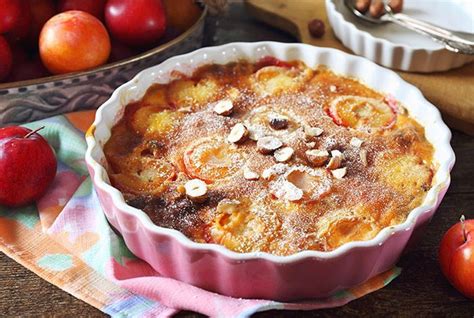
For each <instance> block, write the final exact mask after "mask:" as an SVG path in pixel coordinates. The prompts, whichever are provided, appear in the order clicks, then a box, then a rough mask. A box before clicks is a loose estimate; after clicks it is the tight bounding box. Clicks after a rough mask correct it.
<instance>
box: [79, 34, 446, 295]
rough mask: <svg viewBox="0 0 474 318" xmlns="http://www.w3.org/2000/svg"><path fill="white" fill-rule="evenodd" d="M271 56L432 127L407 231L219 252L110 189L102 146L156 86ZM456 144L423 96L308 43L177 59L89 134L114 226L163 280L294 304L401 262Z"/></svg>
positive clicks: (154, 72) (90, 154) (139, 83)
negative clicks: (350, 80)
mask: <svg viewBox="0 0 474 318" xmlns="http://www.w3.org/2000/svg"><path fill="white" fill-rule="evenodd" d="M268 55H270V56H274V57H276V58H278V59H281V60H295V59H298V60H301V61H303V62H305V63H306V64H307V65H308V66H310V67H315V66H316V65H318V64H323V65H327V66H328V67H329V68H331V69H332V70H334V71H335V72H336V73H339V74H344V75H349V76H354V77H356V78H359V79H360V80H361V81H363V82H364V83H366V84H367V85H368V86H369V87H372V88H375V89H376V90H378V91H381V92H385V93H390V94H392V95H394V96H395V97H396V98H397V99H398V100H400V101H401V102H402V103H403V104H404V105H405V106H406V108H407V109H408V110H409V112H410V114H411V115H412V116H413V117H414V118H415V119H416V120H418V122H419V123H421V124H422V125H423V126H424V127H425V130H426V137H427V139H428V140H429V141H430V142H431V143H432V144H433V145H434V147H435V153H434V158H435V162H436V163H437V164H438V169H437V171H436V173H435V176H434V178H433V187H432V188H431V189H430V190H429V192H428V194H427V196H426V199H425V200H424V202H423V204H422V205H421V206H419V207H418V208H416V209H414V210H413V211H411V212H410V214H409V216H408V218H407V219H406V221H405V222H404V223H403V224H399V225H397V226H393V227H389V228H385V229H383V230H382V231H381V232H380V233H379V234H378V235H377V236H376V237H375V238H373V239H372V240H369V241H354V242H350V243H347V244H345V245H343V246H341V247H339V248H337V249H335V250H333V251H330V252H317V251H303V252H300V253H297V254H294V255H291V256H274V255H271V254H268V253H245V254H239V253H235V252H232V251H230V250H227V249H226V248H225V247H223V246H220V245H215V244H202V243H195V242H192V241H191V240H189V239H188V238H186V237H185V236H184V235H183V234H181V233H180V232H178V231H176V230H172V229H168V228H163V227H159V226H157V225H155V224H153V223H152V222H151V220H150V219H149V217H148V216H147V215H146V214H145V213H144V212H143V211H141V210H139V209H136V208H134V207H131V206H129V205H127V204H126V203H125V201H124V198H123V196H122V194H121V193H120V192H119V191H118V190H117V189H115V188H114V187H112V186H111V185H110V181H109V178H108V176H107V172H106V169H105V167H106V165H107V162H106V160H105V157H104V153H103V151H102V146H103V145H104V144H105V142H106V141H107V140H108V138H109V137H110V130H111V128H112V127H113V126H114V124H115V123H116V122H117V121H118V120H119V119H120V118H121V116H122V114H123V111H124V108H125V106H126V105H127V104H128V103H129V102H132V101H136V100H138V99H140V98H141V97H142V96H143V95H144V93H145V91H146V89H147V88H148V87H149V86H150V85H151V84H152V83H167V82H168V81H169V80H170V79H171V78H172V74H171V73H172V71H173V70H179V71H181V72H183V73H185V74H191V73H192V71H193V70H194V69H195V68H197V67H198V66H200V65H202V64H208V63H219V64H223V63H227V62H230V61H236V60H239V59H247V60H250V61H256V60H258V59H260V58H261V57H264V56H268ZM450 138H451V133H450V131H449V129H448V128H447V127H446V125H445V124H444V123H443V121H442V119H441V116H440V114H439V112H438V110H437V109H436V108H435V107H434V106H433V105H431V104H430V103H429V102H428V101H426V100H425V98H424V97H423V95H422V94H421V93H420V91H419V90H418V89H417V88H416V87H414V86H412V85H410V84H408V83H406V82H404V81H403V80H402V79H401V78H400V77H399V76H398V75H397V74H395V73H394V72H392V71H389V70H387V69H385V68H383V67H380V66H378V65H376V64H375V63H372V62H370V61H369V60H367V59H365V58H361V57H357V56H354V55H349V54H346V53H343V52H341V51H338V50H334V49H329V48H319V47H314V46H310V45H305V44H282V43H275V42H259V43H230V44H226V45H223V46H217V47H210V48H204V49H200V50H197V51H194V52H192V53H189V54H185V55H180V56H176V57H173V58H170V59H169V60H167V61H165V62H163V63H161V64H159V65H157V66H154V67H151V68H149V69H146V70H144V71H142V72H141V73H139V74H138V75H137V76H135V77H134V78H133V79H132V80H131V81H129V82H128V83H126V84H124V85H122V86H120V87H119V88H118V89H117V90H116V91H115V92H114V93H113V95H112V97H111V98H110V99H109V100H108V101H107V102H105V103H104V104H103V105H102V106H101V107H100V108H99V110H98V111H97V114H96V119H95V122H94V124H93V126H92V127H91V129H90V130H89V132H88V134H87V144H88V149H87V153H86V161H87V165H88V167H89V171H90V174H91V176H92V180H93V183H94V185H95V189H96V191H97V194H98V197H99V200H100V203H101V205H102V208H103V210H104V213H105V215H106V216H107V219H108V220H109V221H110V223H111V224H112V225H113V226H114V227H115V228H116V229H117V230H118V231H119V232H120V233H121V234H122V235H123V237H124V239H125V242H126V244H127V246H128V247H129V248H130V250H131V251H132V252H133V253H134V254H135V255H137V256H138V257H140V258H142V259H144V260H145V261H147V262H148V263H149V264H150V265H151V266H153V268H155V269H156V270H157V271H158V272H159V273H161V274H162V275H165V276H168V277H172V278H175V279H178V280H180V281H183V282H186V283H189V284H192V285H195V286H199V287H202V288H205V289H208V290H211V291H215V292H218V293H221V294H224V295H230V296H234V297H244V298H265V299H274V300H294V299H304V298H314V297H324V296H328V295H330V294H331V293H334V292H335V291H337V290H340V289H344V288H348V287H351V286H355V285H358V284H360V283H363V282H364V281H366V280H367V279H369V278H371V277H373V276H375V275H377V274H379V273H381V272H383V271H385V270H387V269H389V268H391V267H392V266H393V265H394V264H395V263H396V262H397V260H398V259H399V258H400V255H401V254H402V252H403V251H404V249H405V247H406V246H407V244H409V242H410V240H412V239H413V238H414V237H416V236H417V234H418V233H419V232H420V230H421V229H422V228H423V227H424V225H426V224H427V223H428V222H429V220H430V219H431V217H432V216H433V214H434V213H435V211H436V208H437V207H438V205H439V204H440V202H441V199H442V198H443V196H444V194H445V193H446V190H447V189H448V186H449V183H450V170H451V168H452V166H453V164H454V160H455V158H454V153H453V150H452V149H451V146H450V144H449V142H450Z"/></svg>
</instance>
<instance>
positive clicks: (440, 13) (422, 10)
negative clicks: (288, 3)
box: [332, 0, 474, 50]
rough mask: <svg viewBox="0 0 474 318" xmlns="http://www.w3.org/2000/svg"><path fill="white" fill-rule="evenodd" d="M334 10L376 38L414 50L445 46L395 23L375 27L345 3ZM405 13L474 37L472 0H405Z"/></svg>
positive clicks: (337, 2) (339, 1)
mask: <svg viewBox="0 0 474 318" xmlns="http://www.w3.org/2000/svg"><path fill="white" fill-rule="evenodd" d="M332 1H333V2H334V5H335V9H336V10H337V11H339V12H340V13H341V14H342V16H343V17H344V19H345V20H346V21H347V22H350V23H352V24H354V25H355V26H356V27H357V28H358V29H359V30H361V31H364V32H367V33H370V34H371V35H373V36H374V37H376V38H380V39H385V40H388V41H390V42H392V43H396V44H403V45H407V46H410V47H412V48H415V49H428V50H439V49H442V48H443V46H442V45H441V44H439V43H437V42H434V41H433V40H431V39H430V38H429V37H427V36H424V35H421V34H418V33H416V32H413V31H411V30H408V29H406V28H403V27H401V26H398V25H396V24H394V23H386V24H383V25H373V24H368V23H364V22H362V21H361V20H360V19H358V18H356V17H355V16H354V15H353V14H352V13H351V12H349V10H348V9H347V8H346V7H345V5H344V0H332ZM403 13H404V14H407V15H409V16H411V17H413V18H416V19H420V20H423V21H427V22H430V23H433V24H436V25H439V26H441V27H444V28H447V29H450V30H453V31H461V32H467V33H472V34H473V37H474V2H472V0H429V1H428V0H424V1H423V0H405V1H404V5H403Z"/></svg>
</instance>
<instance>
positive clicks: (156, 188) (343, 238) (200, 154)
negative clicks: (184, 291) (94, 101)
mask: <svg viewBox="0 0 474 318" xmlns="http://www.w3.org/2000/svg"><path fill="white" fill-rule="evenodd" d="M220 100H230V101H232V103H233V112H232V114H230V115H227V116H224V115H219V114H217V113H216V112H215V111H214V107H215V104H216V102H218V101H220ZM275 116H280V117H281V116H284V118H286V119H287V120H288V125H287V126H286V128H284V129H274V128H272V127H271V126H270V124H269V121H270V118H273V117H275ZM237 123H243V124H244V125H245V126H246V127H247V128H248V130H249V132H250V139H248V140H246V141H245V142H243V143H238V144H233V143H230V142H228V141H227V136H228V135H229V133H230V130H231V129H232V127H233V126H234V125H235V124H237ZM305 127H313V128H314V127H318V128H321V129H322V130H323V132H322V134H321V135H320V136H312V137H311V136H308V135H307V133H305V129H304V128H305ZM263 136H274V137H276V138H278V139H279V140H281V141H282V142H283V145H284V146H287V147H291V148H292V149H293V150H294V154H293V156H292V157H291V158H290V159H289V160H288V161H287V162H284V163H278V162H276V160H275V158H274V156H273V155H272V154H262V153H260V152H259V151H258V150H257V147H256V141H255V139H258V138H261V137H263ZM353 137H357V138H358V139H360V140H361V141H363V142H362V145H361V146H357V145H355V144H354V143H351V139H352V138H353ZM309 149H318V150H327V151H328V152H329V153H331V151H333V150H338V151H340V152H341V153H342V154H343V157H344V159H343V161H342V164H341V166H340V167H342V168H343V167H345V169H346V171H347V172H346V174H345V175H344V176H343V177H342V178H340V179H338V178H336V177H334V176H333V171H331V170H330V169H328V168H326V164H327V162H328V161H329V160H327V161H326V162H325V163H324V165H322V166H321V167H318V166H316V165H314V164H313V163H310V162H309V161H308V159H307V157H306V154H305V152H306V151H307V150H309ZM105 154H106V157H107V160H108V163H109V167H108V172H109V176H110V179H111V182H112V184H113V185H114V186H115V187H117V188H118V189H119V190H121V191H122V192H123V193H124V196H125V198H126V201H127V202H128V203H129V204H130V205H132V206H135V207H137V208H140V209H143V210H144V211H145V212H146V213H147V214H148V215H149V216H150V217H151V219H152V220H153V221H154V222H155V223H156V224H157V225H160V226H163V227H169V228H173V229H176V230H178V231H181V232H182V233H184V234H185V235H186V236H188V237H189V238H190V239H192V240H194V241H197V242H209V243H218V244H222V245H225V246H226V247H227V248H229V249H231V250H234V251H237V252H251V251H265V252H269V253H272V254H275V255H290V254H293V253H296V252H298V251H302V250H321V251H329V250H332V249H335V248H336V247H338V246H340V245H342V244H344V243H347V242H350V241H354V240H367V239H371V238H373V237H374V236H375V235H376V234H377V233H378V232H379V231H380V230H381V229H383V228H385V227H387V226H390V225H395V224H399V223H401V222H403V221H404V220H405V218H406V217H407V215H408V213H409V212H410V211H411V210H412V209H413V208H415V207H416V206H418V205H420V204H421V202H422V201H423V199H424V197H425V194H426V192H427V191H428V190H429V189H430V187H431V182H432V180H431V179H432V175H433V169H434V167H433V165H432V154H433V148H432V146H431V145H430V144H429V143H428V142H427V141H426V139H425V137H424V130H423V128H422V127H421V126H420V125H419V124H418V123H417V122H415V121H414V120H413V119H411V118H410V117H409V116H408V114H407V112H406V110H405V109H404V108H403V107H402V106H401V105H399V104H398V103H397V102H396V101H394V100H393V99H391V98H387V97H386V96H383V95H381V94H380V93H378V92H375V91H373V90H371V89H370V88H368V87H366V86H365V85H363V84H361V83H360V82H358V81H356V80H354V79H350V78H346V77H342V76H338V75H335V74H334V73H332V72H331V71H330V70H328V69H326V68H324V67H319V68H317V69H314V70H313V69H310V68H308V67H306V66H305V65H304V64H303V63H301V62H297V61H295V62H291V63H287V62H281V61H278V60H275V59H272V58H265V59H263V60H262V61H260V62H259V63H255V64H251V63H247V62H245V61H241V62H239V63H231V64H227V65H207V66H203V67H201V68H199V69H198V70H197V71H196V72H195V73H194V74H193V76H191V77H186V76H184V75H180V76H179V78H178V79H176V80H174V81H172V82H171V83H169V84H168V85H154V86H152V87H150V89H149V90H148V91H147V93H146V95H145V96H144V97H143V99H142V100H141V101H139V102H136V103H133V104H130V105H128V106H127V108H126V111H125V115H124V117H123V118H122V120H121V121H120V122H119V123H117V125H116V126H115V127H114V128H113V129H112V136H111V138H110V140H109V141H108V142H107V144H106V145H105ZM245 169H247V170H251V171H253V172H256V173H257V174H258V175H259V176H260V177H259V179H258V180H248V179H246V178H244V174H243V171H244V170H245ZM264 171H266V172H265V173H264ZM265 174H267V175H266V177H267V178H264V177H263V176H262V175H265ZM193 178H199V179H201V180H203V181H205V182H206V183H207V186H208V197H207V199H206V200H205V201H204V202H202V203H195V202H193V201H191V200H189V199H188V198H187V197H186V194H185V191H184V184H185V183H186V182H187V181H188V180H190V179H193ZM301 192H302V195H300V196H296V197H297V199H295V193H297V194H298V193H299V194H301Z"/></svg>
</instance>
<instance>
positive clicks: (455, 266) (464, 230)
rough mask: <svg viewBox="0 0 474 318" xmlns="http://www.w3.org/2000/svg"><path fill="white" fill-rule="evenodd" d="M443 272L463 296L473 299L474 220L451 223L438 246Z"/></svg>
mask: <svg viewBox="0 0 474 318" xmlns="http://www.w3.org/2000/svg"><path fill="white" fill-rule="evenodd" d="M439 262H440V265H441V270H442V271H443V274H444V275H445V276H446V277H447V278H448V280H449V282H450V283H451V284H452V285H453V286H454V287H455V288H456V289H457V290H459V291H460V292H461V293H462V294H463V295H464V296H466V297H468V298H470V299H474V220H465V219H464V216H462V217H461V222H459V223H457V224H455V225H453V226H452V227H451V228H450V229H449V230H448V231H447V232H446V234H444V237H443V239H442V240H441V244H440V247H439Z"/></svg>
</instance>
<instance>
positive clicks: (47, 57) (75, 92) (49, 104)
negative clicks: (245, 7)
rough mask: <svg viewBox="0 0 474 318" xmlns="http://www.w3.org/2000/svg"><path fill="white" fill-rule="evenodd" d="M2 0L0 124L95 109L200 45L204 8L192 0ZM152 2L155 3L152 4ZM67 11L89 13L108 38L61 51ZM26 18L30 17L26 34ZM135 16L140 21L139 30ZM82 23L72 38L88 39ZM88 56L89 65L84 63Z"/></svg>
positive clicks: (87, 32) (0, 25) (92, 34)
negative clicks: (116, 92) (123, 87)
mask: <svg viewBox="0 0 474 318" xmlns="http://www.w3.org/2000/svg"><path fill="white" fill-rule="evenodd" d="M1 2H2V3H3V2H5V3H6V4H5V7H3V6H4V5H3V4H2V5H1V6H2V10H1V11H2V12H0V127H1V126H5V125H8V124H19V123H24V122H29V121H33V120H38V119H41V118H46V117H49V116H53V115H56V114H62V113H67V112H71V111H77V110H82V109H94V108H97V107H98V106H100V105H101V104H102V103H103V102H105V101H106V100H107V99H108V98H109V96H110V94H111V93H112V92H113V91H114V90H115V89H116V88H117V87H118V86H120V85H121V84H123V83H125V82H127V81H128V80H129V79H130V78H132V77H133V76H134V75H135V74H137V73H138V72H140V71H141V70H143V69H145V68H147V67H150V66H152V65H155V64H157V63H159V62H161V61H164V60H166V59H167V58H169V57H170V56H173V55H177V54H182V53H185V52H188V51H191V50H194V49H196V48H198V47H200V46H201V43H202V38H203V30H204V21H205V16H206V14H207V8H206V7H205V6H203V5H200V4H197V3H195V2H194V1H193V0H171V1H169V0H163V1H160V0H140V1H130V0H108V1H105V0H103V1H74V0H59V1H54V0H49V1H32V0H28V1H22V0H18V1H14V0H3V1H1ZM16 3H19V6H20V10H17V12H21V13H18V16H19V22H18V23H17V24H16V26H15V25H14V26H13V29H12V27H11V25H10V26H9V25H8V23H7V22H9V21H12V19H13V20H14V18H15V5H16ZM38 3H41V5H38ZM98 3H100V4H99V5H98ZM157 3H158V8H156V7H155V8H153V5H155V4H157ZM134 5H135V6H137V5H138V7H139V8H141V9H140V10H138V11H141V12H138V13H136V16H132V15H131V14H130V12H137V10H132V9H131V7H130V6H134ZM97 6H99V7H101V9H99V10H97ZM127 6H128V7H127ZM147 6H148V7H147ZM160 6H161V12H160ZM8 9H11V10H10V11H8ZM70 9H73V10H75V11H74V12H77V11H81V12H85V14H84V15H89V17H86V18H87V19H89V18H90V16H92V18H93V19H95V20H96V21H93V23H96V24H97V22H98V23H99V24H100V25H101V27H100V28H102V29H103V30H100V32H102V33H104V32H105V34H106V35H109V37H108V38H107V39H108V40H109V43H108V44H107V43H106V44H105V45H103V43H102V42H100V41H98V42H95V43H89V44H87V43H84V44H81V45H80V46H78V47H77V48H74V43H72V47H73V49H72V50H71V47H69V48H68V49H69V51H68V52H69V53H68V54H69V55H67V54H65V53H64V52H66V51H67V50H66V49H62V47H63V43H58V39H60V38H61V35H62V33H61V32H66V33H67V32H68V30H67V23H68V22H70V21H66V22H64V20H67V18H68V17H67V16H68V15H69V16H71V15H72V14H71V12H73V11H69V10H70ZM94 10H95V12H94ZM25 12H28V14H25ZM8 14H9V15H10V16H7V15H8ZM81 14H82V13H81ZM153 14H154V15H155V16H153ZM64 16H66V18H64ZM160 16H161V17H163V18H162V20H163V21H160ZM25 17H26V18H28V19H30V20H29V21H30V22H29V27H28V28H27V31H25V26H24V25H25V22H24V21H25V19H26V18H25ZM58 17H59V18H58ZM74 18H76V17H74ZM153 18H155V21H152V23H151V24H152V25H155V30H151V31H150V32H148V31H149V30H147V29H146V28H147V27H150V24H149V23H148V25H147V23H146V21H150V19H153ZM87 19H86V20H87ZM55 20H56V21H55ZM58 20H59V21H58ZM137 21H145V22H144V23H143V24H144V25H143V27H142V28H141V29H140V28H139V27H138V26H137V24H138V23H139V22H137ZM54 22H56V23H54ZM79 22H81V21H79ZM157 22H158V26H156V24H157ZM76 23H77V22H76ZM84 23H85V24H86V26H85V27H84V29H83V30H82V35H81V32H79V34H78V35H77V37H76V38H75V41H76V42H80V41H81V37H82V38H86V39H90V38H92V37H94V32H95V30H94V29H93V28H89V29H88V27H89V26H87V21H85V22H84ZM132 23H133V25H132ZM70 25H72V24H70ZM9 28H10V29H9ZM15 28H16V29H15ZM61 28H62V29H61ZM133 28H135V29H133ZM156 28H158V30H157V29H156ZM22 29H23V30H22ZM65 29H66V30H65ZM132 29H133V30H132ZM100 32H99V33H100ZM153 32H154V35H150V37H151V39H150V38H147V35H146V34H148V33H153ZM140 36H141V37H142V38H140ZM65 37H67V36H65ZM99 37H100V35H99ZM38 43H39V44H38ZM66 44H67V43H66ZM90 52H91V53H92V54H91V55H92V57H90V56H89V55H90V54H89V53H90ZM101 52H102V53H101ZM104 52H105V53H104ZM64 55H67V56H64ZM104 55H105V58H104ZM63 57H64V59H63ZM68 59H69V60H68ZM87 59H89V60H90V59H92V60H93V61H92V63H95V64H92V65H91V64H89V66H88V65H87V63H89V61H88V60H87ZM94 59H95V61H94ZM83 60H85V61H83ZM75 68H76V69H75ZM81 68H82V69H81ZM2 76H3V78H2Z"/></svg>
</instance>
